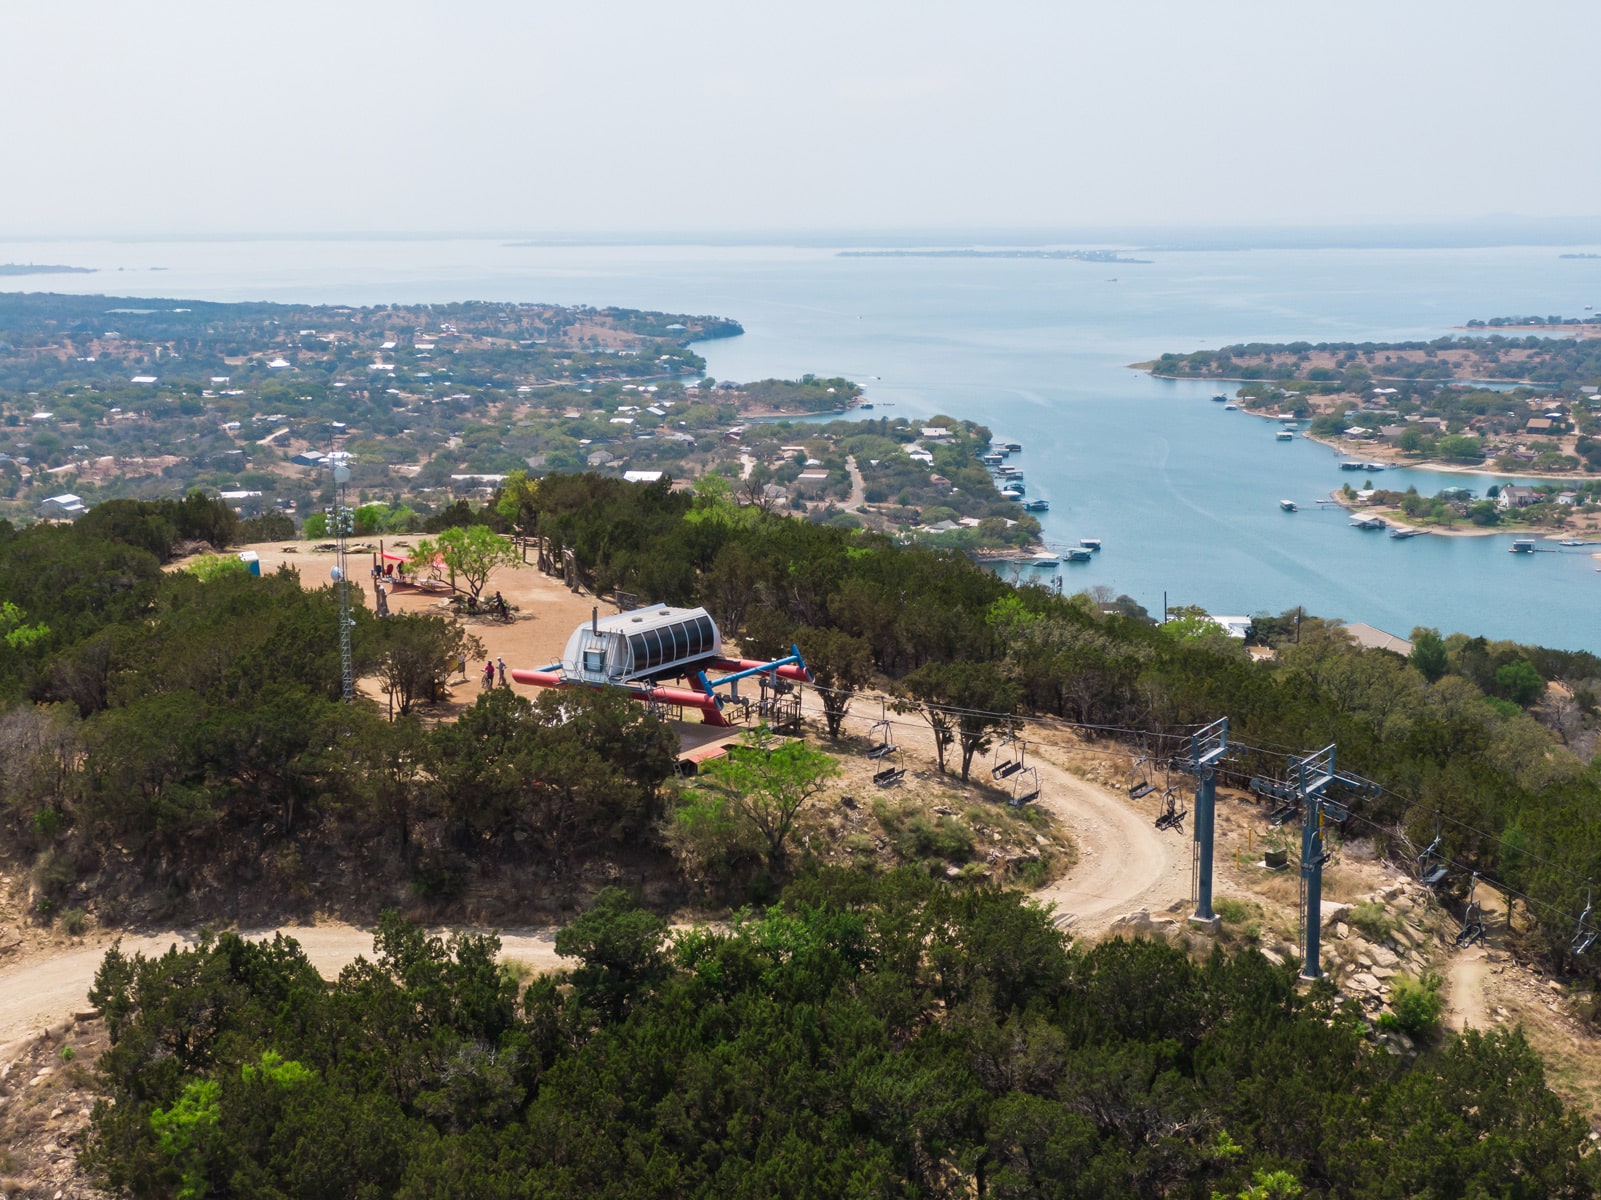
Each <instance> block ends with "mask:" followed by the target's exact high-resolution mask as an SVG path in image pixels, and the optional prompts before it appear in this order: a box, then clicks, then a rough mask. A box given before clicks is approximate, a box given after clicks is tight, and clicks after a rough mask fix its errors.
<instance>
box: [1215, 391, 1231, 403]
mask: <svg viewBox="0 0 1601 1200" xmlns="http://www.w3.org/2000/svg"><path fill="white" fill-rule="evenodd" d="M1212 399H1213V400H1216V401H1217V402H1218V403H1219V404H1227V403H1228V397H1227V396H1225V395H1224V394H1223V393H1222V392H1219V393H1218V394H1217V395H1215V396H1213V397H1212Z"/></svg>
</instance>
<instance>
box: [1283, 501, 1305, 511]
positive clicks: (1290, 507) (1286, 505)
mask: <svg viewBox="0 0 1601 1200" xmlns="http://www.w3.org/2000/svg"><path fill="white" fill-rule="evenodd" d="M1279 507H1280V508H1282V509H1283V510H1284V511H1285V512H1299V511H1300V510H1301V506H1300V505H1299V504H1297V503H1296V502H1295V501H1294V500H1280V501H1279Z"/></svg>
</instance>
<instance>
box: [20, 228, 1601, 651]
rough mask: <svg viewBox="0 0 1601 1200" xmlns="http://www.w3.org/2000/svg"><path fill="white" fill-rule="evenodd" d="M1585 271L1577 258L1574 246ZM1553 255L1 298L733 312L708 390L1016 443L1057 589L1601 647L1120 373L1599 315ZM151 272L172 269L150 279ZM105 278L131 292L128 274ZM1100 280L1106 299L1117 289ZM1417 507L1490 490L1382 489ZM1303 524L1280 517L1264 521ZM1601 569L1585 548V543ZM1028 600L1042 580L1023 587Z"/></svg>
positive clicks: (433, 275) (623, 254) (1278, 450)
mask: <svg viewBox="0 0 1601 1200" xmlns="http://www.w3.org/2000/svg"><path fill="white" fill-rule="evenodd" d="M1579 249H1594V248H1593V247H1581V248H1579ZM1560 252H1561V250H1560V249H1559V248H1553V247H1509V248H1491V249H1482V248H1481V249H1468V250H1327V251H1319V250H1273V251H1264V250H1257V251H1206V252H1184V251H1166V250H1163V251H1152V252H1147V253H1142V254H1141V257H1147V258H1151V259H1153V260H1155V261H1153V262H1152V263H1151V264H1149V265H1140V266H1136V265H1122V264H1118V265H1107V264H1093V263H1079V262H1071V261H1060V260H1010V259H915V258H912V259H874V258H839V257H837V256H835V254H834V253H833V252H832V251H831V250H826V249H816V248H810V247H805V248H797V247H787V246H686V245H674V246H570V247H520V246H508V245H506V244H505V243H502V242H498V241H485V240H470V239H463V240H415V241H337V240H332V241H306V242H292V241H290V242H286V241H239V242H211V243H201V242H170V241H169V242H63V243H40V242H27V243H16V244H6V243H4V242H0V261H10V262H30V261H31V262H51V263H70V264H78V265H84V266H91V267H97V268H100V270H98V271H97V272H96V273H95V274H92V275H54V276H36V277H10V278H6V279H4V280H3V281H0V282H3V284H4V286H5V287H7V288H8V289H9V290H40V291H43V290H56V291H68V290H70V291H76V292H106V293H112V294H127V295H148V296H169V297H193V298H202V299H265V300H272V299H295V300H306V301H340V302H347V303H383V302H388V301H413V302H414V301H448V300H463V299H505V300H541V301H555V302H561V303H588V304H595V305H606V304H617V305H625V306H630V307H648V308H659V309H668V310H676V311H684V312H697V313H700V312H705V313H716V314H720V315H726V316H731V317H734V318H736V319H738V320H739V321H741V322H742V323H743V324H744V325H745V328H746V331H747V332H746V334H745V336H744V337H741V338H737V339H733V340H730V341H723V342H716V343H710V344H707V345H705V346H702V347H701V348H700V349H701V351H702V353H704V354H705V356H706V357H707V360H708V363H709V369H710V371H711V373H712V374H714V375H716V376H718V377H719V378H732V379H750V378H756V377H760V376H766V375H797V374H801V373H804V372H807V371H811V372H815V373H817V374H828V375H832V374H843V375H848V376H851V377H853V378H855V379H858V380H860V381H862V382H864V383H865V384H866V386H867V389H868V398H869V399H871V400H872V401H873V402H874V403H875V405H876V406H877V408H876V410H875V413H874V415H887V416H908V417H923V416H929V415H932V414H934V413H936V412H942V413H949V414H951V415H953V416H960V417H968V418H972V419H975V420H978V421H982V422H984V423H985V424H987V425H989V426H990V427H991V428H992V429H993V430H994V431H995V433H996V435H997V436H1000V437H1004V438H1008V439H1013V440H1016V441H1019V442H1022V443H1023V444H1024V447H1025V450H1024V453H1023V454H1022V456H1021V457H1020V458H1017V459H1015V460H1014V461H1016V462H1017V463H1018V464H1019V465H1021V466H1022V467H1023V469H1024V471H1025V472H1026V475H1027V480H1028V487H1029V495H1030V496H1044V497H1046V498H1047V499H1049V500H1050V502H1051V512H1050V513H1048V514H1046V515H1045V516H1044V517H1043V523H1044V526H1045V532H1046V537H1047V539H1048V540H1052V541H1058V542H1076V541H1077V539H1078V538H1079V537H1084V536H1093V537H1099V538H1101V539H1103V541H1104V542H1105V547H1106V548H1105V550H1104V551H1103V552H1102V553H1101V554H1099V555H1097V556H1096V557H1095V559H1094V561H1092V562H1090V563H1086V564H1082V565H1077V564H1075V565H1069V566H1066V567H1064V568H1063V573H1064V578H1065V580H1066V586H1068V587H1069V588H1078V587H1087V586H1092V585H1105V586H1107V587H1110V588H1112V589H1114V590H1115V591H1118V592H1127V593H1128V594H1130V595H1132V596H1134V597H1135V598H1136V599H1137V600H1139V601H1140V602H1141V603H1143V604H1145V605H1146V606H1147V607H1148V608H1151V609H1152V610H1156V609H1158V608H1159V607H1160V605H1161V603H1162V596H1163V592H1164V591H1165V592H1166V593H1167V594H1168V596H1169V598H1170V599H1171V600H1172V601H1173V602H1174V603H1198V604H1202V605H1205V606H1207V607H1208V608H1210V609H1212V610H1213V611H1217V612H1231V613H1251V612H1256V611H1260V610H1263V609H1267V610H1273V611H1277V610H1280V609H1283V608H1287V607H1291V606H1293V605H1296V604H1304V605H1305V606H1306V607H1307V609H1308V610H1309V611H1312V612H1317V613H1321V614H1325V615H1330V616H1340V617H1344V618H1346V619H1348V620H1361V621H1367V622H1369V623H1371V624H1375V625H1378V626H1380V627H1382V628H1385V629H1388V630H1390V631H1392V632H1395V633H1399V634H1401V635H1403V636H1404V635H1405V634H1406V633H1407V632H1408V631H1409V630H1410V629H1411V628H1412V626H1414V625H1417V624H1429V625H1436V626H1438V627H1440V628H1441V629H1442V630H1446V631H1450V630H1463V631H1468V632H1473V633H1483V634H1485V635H1486V636H1490V637H1509V638H1516V639H1519V640H1523V641H1532V642H1539V643H1543V644H1547V645H1553V646H1563V647H1570V648H1584V649H1590V650H1595V651H1601V621H1598V620H1597V619H1596V615H1595V614H1596V611H1597V604H1596V601H1597V599H1598V598H1601V575H1598V574H1597V573H1596V570H1595V568H1596V566H1597V565H1598V564H1597V562H1596V561H1595V560H1593V559H1591V558H1590V557H1589V555H1588V553H1587V552H1585V551H1563V552H1560V553H1549V554H1546V553H1542V554H1535V555H1512V554H1509V553H1507V548H1508V546H1509V538H1507V537H1491V538H1450V539H1447V538H1437V537H1419V538H1412V539H1410V540H1406V541H1393V540H1391V539H1390V538H1388V537H1386V536H1384V535H1382V534H1371V533H1359V532H1356V531H1354V530H1351V529H1349V528H1348V527H1347V519H1346V517H1345V516H1344V515H1343V514H1341V513H1338V512H1319V511H1316V510H1315V508H1314V506H1313V503H1312V502H1313V501H1314V500H1315V499H1316V497H1318V496H1321V495H1326V494H1327V493H1328V492H1329V491H1331V490H1332V489H1334V488H1337V487H1338V486H1339V485H1340V484H1341V483H1343V482H1346V481H1348V480H1354V481H1356V482H1357V483H1360V481H1361V477H1360V476H1353V475H1347V474H1344V473H1342V472H1340V471H1339V470H1338V468H1337V465H1336V464H1337V459H1336V457H1335V456H1334V455H1333V454H1331V453H1330V452H1329V451H1327V450H1325V449H1323V448H1322V447H1319V446H1317V445H1315V444H1312V443H1310V442H1305V441H1299V440H1298V441H1296V442H1293V443H1279V442H1276V441H1275V440H1274V438H1273V432H1274V426H1273V425H1272V424H1271V423H1269V422H1265V421H1261V420H1259V419H1257V418H1253V417H1249V416H1247V415H1245V414H1243V413H1238V412H1224V411H1222V406H1221V405H1218V404H1213V403H1210V402H1209V401H1208V397H1209V396H1210V395H1211V394H1212V393H1213V392H1215V391H1217V390H1219V389H1218V388H1217V387H1215V386H1212V385H1206V384H1195V383H1176V382H1171V381H1162V380H1155V379H1151V378H1149V377H1148V376H1146V375H1144V374H1142V373H1140V372H1137V371H1131V370H1129V369H1128V368H1127V364H1128V363H1131V362H1135V361H1140V360H1145V359H1149V358H1152V357H1154V356H1156V355H1157V354H1159V353H1161V352H1163V351H1165V350H1191V349H1199V348H1202V347H1208V346H1215V345H1220V344H1224V343H1228V342H1237V341H1251V340H1272V341H1292V340H1297V339H1305V340H1309V341H1320V340H1331V341H1333V340H1341V341H1344V340H1353V341H1363V340H1375V341H1377V340H1387V339H1399V338H1411V337H1434V336H1438V335H1440V334H1442V333H1445V332H1449V331H1451V330H1452V329H1453V328H1454V327H1456V326H1459V325H1461V324H1462V323H1463V322H1464V321H1466V320H1467V319H1469V318H1472V317H1490V316H1495V315H1501V314H1511V313H1563V314H1567V315H1576V314H1578V313H1580V312H1581V311H1582V310H1583V308H1584V306H1585V305H1587V304H1589V305H1596V306H1601V261H1596V260H1563V259H1560V258H1558V254H1559V253H1560ZM152 266H158V267H163V268H165V270H162V271H151V270H149V269H148V268H150V267H152ZM117 267H122V268H124V269H123V270H121V271H118V270H115V268H117ZM1114 279H1115V281H1114ZM1380 478H1382V480H1383V482H1384V484H1385V486H1393V487H1402V488H1404V487H1405V486H1407V485H1408V484H1409V483H1415V484H1416V485H1417V486H1418V489H1419V490H1420V491H1424V492H1428V493H1432V492H1434V491H1437V490H1438V489H1439V488H1440V487H1442V486H1449V485H1452V484H1465V485H1466V486H1471V487H1477V488H1478V489H1479V490H1481V491H1482V489H1483V488H1484V486H1486V484H1487V483H1488V482H1490V481H1489V480H1488V479H1486V478H1474V477H1464V476H1456V475H1452V476H1444V475H1441V474H1438V473H1434V472H1420V471H1390V472H1386V473H1385V474H1384V475H1383V476H1382V477H1380ZM1281 498H1290V499H1294V500H1296V501H1298V502H1299V503H1300V504H1301V505H1302V511H1300V512H1298V513H1295V514H1287V513H1284V512H1281V511H1280V509H1279V506H1278V502H1279V500H1280V499H1281ZM1598 549H1601V547H1598ZM1030 575H1031V576H1033V577H1042V576H1043V577H1048V573H1047V572H1044V571H1031V572H1030Z"/></svg>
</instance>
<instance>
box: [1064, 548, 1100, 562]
mask: <svg viewBox="0 0 1601 1200" xmlns="http://www.w3.org/2000/svg"><path fill="white" fill-rule="evenodd" d="M1062 557H1063V558H1065V559H1066V560H1067V561H1068V562H1070V563H1075V562H1089V561H1090V559H1091V558H1092V557H1094V556H1093V555H1092V554H1090V552H1089V551H1088V550H1083V549H1077V550H1075V549H1068V550H1064V551H1062Z"/></svg>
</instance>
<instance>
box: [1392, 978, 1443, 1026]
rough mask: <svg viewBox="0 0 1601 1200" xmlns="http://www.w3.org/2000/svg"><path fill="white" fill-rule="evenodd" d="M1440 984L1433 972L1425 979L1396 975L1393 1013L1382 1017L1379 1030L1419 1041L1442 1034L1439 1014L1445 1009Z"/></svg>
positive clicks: (1394, 979) (1393, 982)
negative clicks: (1400, 1034)
mask: <svg viewBox="0 0 1601 1200" xmlns="http://www.w3.org/2000/svg"><path fill="white" fill-rule="evenodd" d="M1440 982H1441V981H1440V977H1439V975H1437V974H1435V973H1434V972H1433V971H1427V972H1425V973H1424V975H1423V978H1422V979H1414V978H1413V977H1412V976H1410V975H1397V976H1395V977H1394V978H1393V979H1391V980H1390V1012H1387V1013H1385V1014H1384V1015H1383V1016H1382V1017H1380V1018H1379V1027H1380V1028H1381V1029H1399V1030H1400V1031H1401V1032H1402V1033H1404V1034H1406V1035H1408V1036H1409V1037H1413V1038H1416V1039H1418V1040H1419V1041H1428V1040H1430V1039H1432V1038H1433V1037H1434V1036H1435V1034H1437V1033H1438V1032H1439V1031H1440V1011H1441V1010H1442V1009H1443V1008H1444V1007H1445V1001H1444V999H1443V998H1442V997H1441V996H1440Z"/></svg>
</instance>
